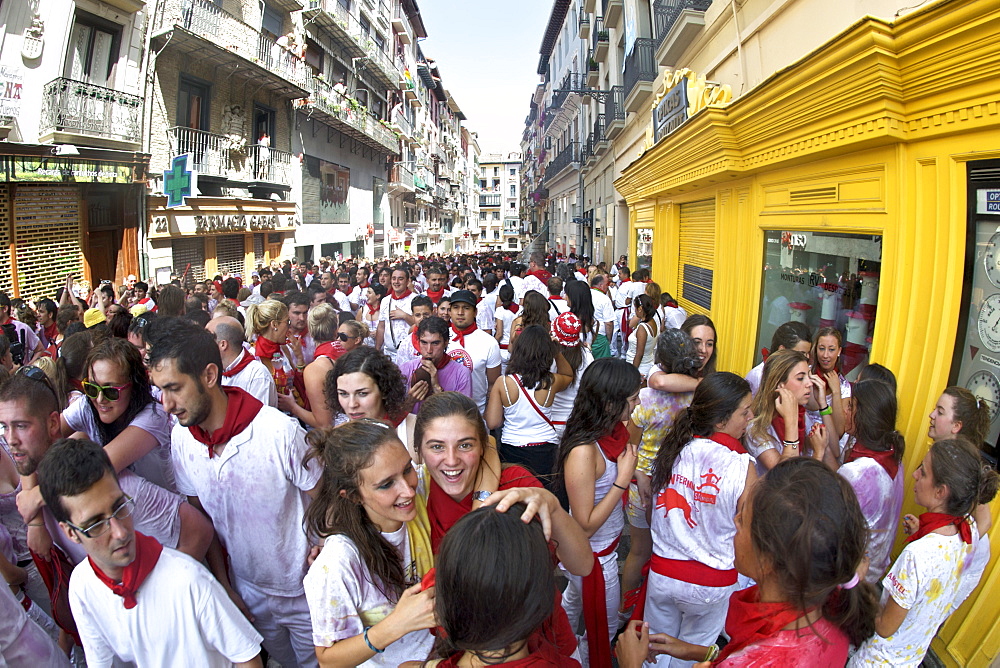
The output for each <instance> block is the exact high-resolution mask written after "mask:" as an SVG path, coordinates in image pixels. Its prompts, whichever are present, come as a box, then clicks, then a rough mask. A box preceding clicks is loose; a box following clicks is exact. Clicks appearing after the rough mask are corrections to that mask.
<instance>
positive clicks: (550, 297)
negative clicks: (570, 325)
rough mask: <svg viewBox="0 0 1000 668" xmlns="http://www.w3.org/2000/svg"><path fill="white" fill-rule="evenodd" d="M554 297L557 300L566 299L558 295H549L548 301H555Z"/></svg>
mask: <svg viewBox="0 0 1000 668" xmlns="http://www.w3.org/2000/svg"><path fill="white" fill-rule="evenodd" d="M556 299H558V300H559V301H566V300H564V299H563V298H562V297H561V296H559V295H549V301H550V302H551V301H555V300H556Z"/></svg>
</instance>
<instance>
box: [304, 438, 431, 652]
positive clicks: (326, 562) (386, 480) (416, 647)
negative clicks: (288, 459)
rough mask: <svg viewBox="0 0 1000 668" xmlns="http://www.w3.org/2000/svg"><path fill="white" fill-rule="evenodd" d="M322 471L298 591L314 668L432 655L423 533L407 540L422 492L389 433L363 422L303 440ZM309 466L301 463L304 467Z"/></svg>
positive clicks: (426, 550) (427, 543)
mask: <svg viewBox="0 0 1000 668" xmlns="http://www.w3.org/2000/svg"><path fill="white" fill-rule="evenodd" d="M306 440H307V441H308V443H309V445H310V448H311V449H310V452H309V455H308V458H313V457H315V458H317V459H319V460H320V461H321V462H322V464H323V476H322V477H321V478H320V483H319V487H318V490H317V494H316V498H315V500H314V501H313V502H312V504H311V505H310V506H309V509H308V510H307V511H306V530H307V531H308V533H309V534H311V536H312V537H313V539H314V540H320V541H324V542H323V549H322V551H321V552H320V553H319V556H318V557H317V558H316V561H314V562H313V564H312V566H310V567H309V572H308V573H307V574H306V577H305V581H304V585H305V590H306V599H307V600H308V602H309V613H310V615H311V617H312V626H313V643H314V644H315V645H316V656H317V658H318V659H319V663H320V665H321V666H331V665H338V666H348V665H349V666H358V665H365V666H392V667H393V668H395V666H398V665H399V664H400V663H402V662H403V661H406V660H408V659H413V658H420V659H423V658H426V657H427V656H428V655H429V654H430V651H431V648H432V646H433V640H434V639H433V637H432V636H431V634H430V632H429V631H428V629H430V628H432V627H433V626H434V591H433V589H429V590H427V591H421V587H420V579H421V578H422V577H423V575H424V574H425V573H426V572H427V571H428V570H429V569H430V567H431V554H430V541H429V540H428V539H427V534H426V532H420V531H411V530H410V527H409V526H408V524H409V523H412V521H413V520H414V519H415V518H416V517H417V513H418V508H417V505H418V503H421V502H422V501H421V496H420V495H421V491H420V490H418V483H417V472H416V471H415V470H414V468H413V463H412V462H411V461H410V455H409V453H407V451H406V448H405V447H403V444H402V443H401V442H400V441H399V439H398V438H397V436H396V432H395V430H394V429H392V428H391V427H390V426H389V425H388V424H386V423H384V422H380V421H378V420H372V419H368V418H363V419H360V420H356V421H353V422H349V423H347V424H345V425H343V426H340V427H335V428H331V427H328V428H324V429H317V430H314V431H311V432H309V434H308V435H307V436H306ZM307 461H308V459H307Z"/></svg>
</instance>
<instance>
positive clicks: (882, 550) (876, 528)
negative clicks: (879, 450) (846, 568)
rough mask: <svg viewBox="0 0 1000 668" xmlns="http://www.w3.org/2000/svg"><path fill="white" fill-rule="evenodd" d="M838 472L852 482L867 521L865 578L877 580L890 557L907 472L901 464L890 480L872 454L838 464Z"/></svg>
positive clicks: (869, 580) (875, 581) (873, 581)
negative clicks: (866, 569) (866, 573)
mask: <svg viewBox="0 0 1000 668" xmlns="http://www.w3.org/2000/svg"><path fill="white" fill-rule="evenodd" d="M838 472H839V473H840V475H841V476H843V478H844V479H845V480H847V482H849V483H850V484H851V487H852V488H853V489H854V493H855V495H856V496H857V497H858V503H860V504H861V512H862V513H863V514H864V516H865V520H866V521H867V522H868V532H869V539H868V559H869V560H870V564H869V566H868V575H867V576H865V579H866V580H868V582H871V583H872V584H876V583H877V582H878V581H879V580H880V579H881V578H882V575H883V574H884V573H885V571H886V569H887V568H888V567H889V562H890V561H891V555H890V551H891V550H892V543H893V539H895V537H896V527H897V525H898V523H899V513H900V510H901V509H902V506H903V477H904V476H905V475H906V474H905V472H903V470H902V468H900V469H899V471H897V472H896V479H895V480H893V479H892V478H890V477H889V474H888V473H887V472H886V470H885V469H884V468H882V466H881V464H879V463H878V462H877V461H875V460H874V459H872V458H871V457H859V458H858V459H855V460H854V461H853V462H848V463H847V464H844V465H843V466H841V467H840V469H839V471H838Z"/></svg>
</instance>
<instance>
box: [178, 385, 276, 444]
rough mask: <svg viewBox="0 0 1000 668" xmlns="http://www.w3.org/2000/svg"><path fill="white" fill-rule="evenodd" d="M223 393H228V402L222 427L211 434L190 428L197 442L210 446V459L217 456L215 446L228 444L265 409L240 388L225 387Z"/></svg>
mask: <svg viewBox="0 0 1000 668" xmlns="http://www.w3.org/2000/svg"><path fill="white" fill-rule="evenodd" d="M222 391H223V392H225V393H226V400H227V401H228V405H227V406H226V419H225V420H224V421H223V423H222V426H221V427H219V428H218V429H216V430H215V431H213V432H211V433H209V432H207V431H205V430H204V429H202V427H201V425H197V424H196V425H193V426H191V427H188V430H189V431H190V432H191V435H192V436H194V438H195V440H197V441H198V442H199V443H204V444H205V445H207V446H208V457H209V459H211V458H212V457H214V456H215V446H217V445H222V444H223V443H228V442H229V440H230V439H231V438H232V437H233V436H236V434H238V433H240V432H241V431H243V430H244V429H246V428H247V427H249V426H250V423H251V422H253V419H254V418H255V417H257V413H259V412H260V409H261V408H263V407H264V404H262V403H260V401H258V400H257V399H255V398H254V397H252V396H250V395H249V394H247V393H246V392H245V391H244V390H242V389H240V388H238V387H224V388H222Z"/></svg>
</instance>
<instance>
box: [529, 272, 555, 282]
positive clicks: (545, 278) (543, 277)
mask: <svg viewBox="0 0 1000 668" xmlns="http://www.w3.org/2000/svg"><path fill="white" fill-rule="evenodd" d="M528 276H534V277H535V278H537V279H538V280H540V281H541V282H542V285H545V284H546V283H548V282H549V279H550V278H552V274H550V273H549V272H547V271H546V270H544V269H535V270H534V271H529V272H528Z"/></svg>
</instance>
